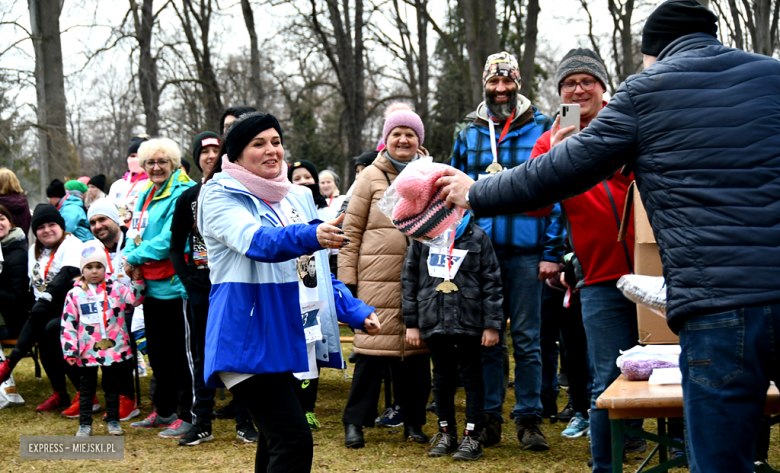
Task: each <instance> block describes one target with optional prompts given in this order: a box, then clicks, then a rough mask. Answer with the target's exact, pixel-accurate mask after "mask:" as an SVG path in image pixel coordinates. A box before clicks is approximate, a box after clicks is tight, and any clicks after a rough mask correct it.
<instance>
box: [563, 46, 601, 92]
mask: <svg viewBox="0 0 780 473" xmlns="http://www.w3.org/2000/svg"><path fill="white" fill-rule="evenodd" d="M572 74H590V75H592V76H593V77H594V78H595V79H596V80H597V81H599V82H601V85H603V86H604V90H606V89H607V68H606V66H604V62H602V60H601V59H599V57H598V56H597V55H596V53H594V52H593V51H591V50H590V49H584V48H577V49H572V50H571V51H569V52H568V53H566V55H565V56H563V59H561V62H560V63H559V64H558V72H557V73H556V77H555V78H556V80H557V82H558V95H561V84H563V81H564V80H565V79H566V78H567V77H569V76H570V75H572Z"/></svg>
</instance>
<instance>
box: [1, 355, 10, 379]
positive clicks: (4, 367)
mask: <svg viewBox="0 0 780 473" xmlns="http://www.w3.org/2000/svg"><path fill="white" fill-rule="evenodd" d="M11 371H13V370H12V369H11V362H10V361H8V358H6V359H5V360H3V361H2V363H0V384H3V383H5V382H6V380H7V379H8V378H10V377H11Z"/></svg>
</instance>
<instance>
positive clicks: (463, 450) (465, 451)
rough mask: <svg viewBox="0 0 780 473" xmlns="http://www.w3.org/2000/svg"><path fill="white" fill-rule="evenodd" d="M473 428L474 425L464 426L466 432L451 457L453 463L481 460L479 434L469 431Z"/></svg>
mask: <svg viewBox="0 0 780 473" xmlns="http://www.w3.org/2000/svg"><path fill="white" fill-rule="evenodd" d="M468 427H471V428H472V429H473V428H474V424H466V431H465V432H464V433H463V438H462V439H460V445H458V451H457V452H455V455H453V456H452V459H453V460H455V461H477V460H479V459H480V458H482V445H480V444H479V432H474V431H473V430H469V429H468Z"/></svg>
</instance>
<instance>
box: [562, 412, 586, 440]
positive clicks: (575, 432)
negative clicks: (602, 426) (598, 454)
mask: <svg viewBox="0 0 780 473" xmlns="http://www.w3.org/2000/svg"><path fill="white" fill-rule="evenodd" d="M589 430H590V421H589V420H587V419H585V417H584V416H583V415H582V414H580V413H579V412H578V413H576V414H575V415H574V417H572V418H571V420H570V421H569V425H568V426H566V428H565V429H564V430H563V432H561V437H563V438H565V439H576V438H579V437H582V436H583V435H585V434H586V433H588V431H589Z"/></svg>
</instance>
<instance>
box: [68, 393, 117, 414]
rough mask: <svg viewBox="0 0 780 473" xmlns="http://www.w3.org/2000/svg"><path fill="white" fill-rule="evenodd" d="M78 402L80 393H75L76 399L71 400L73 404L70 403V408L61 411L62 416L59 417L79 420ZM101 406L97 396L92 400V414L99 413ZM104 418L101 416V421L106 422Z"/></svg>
mask: <svg viewBox="0 0 780 473" xmlns="http://www.w3.org/2000/svg"><path fill="white" fill-rule="evenodd" d="M80 402H81V400H80V393H76V397H75V398H73V402H71V404H70V407H68V408H67V409H65V410H64V411H62V414H60V416H61V417H67V418H68V419H78V418H79V403H80ZM102 408H103V406H101V405H100V401H98V398H97V396H95V397H94V398H92V413H93V414H94V413H96V412H100V409H102ZM105 417H106V416H105V415H104V416H103V420H106V418H105Z"/></svg>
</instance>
